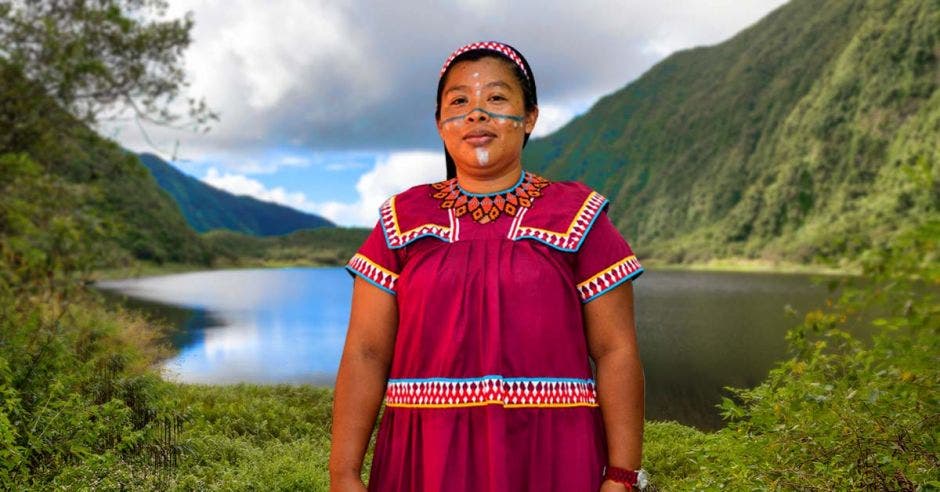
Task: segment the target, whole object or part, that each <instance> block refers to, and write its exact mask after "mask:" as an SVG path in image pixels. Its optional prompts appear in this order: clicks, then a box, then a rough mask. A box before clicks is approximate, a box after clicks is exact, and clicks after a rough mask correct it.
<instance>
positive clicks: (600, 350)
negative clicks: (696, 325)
mask: <svg viewBox="0 0 940 492" xmlns="http://www.w3.org/2000/svg"><path fill="white" fill-rule="evenodd" d="M584 322H585V329H586V332H587V341H588V350H589V351H590V353H591V358H592V359H594V363H595V365H596V367H597V399H598V403H599V404H600V407H601V413H602V414H603V417H604V427H605V428H606V431H607V452H608V463H607V464H608V465H612V466H617V467H620V468H626V469H628V470H636V469H639V468H640V465H641V461H642V446H643V408H644V394H643V393H644V379H643V365H642V363H641V362H640V353H639V350H638V349H637V343H636V322H635V318H634V313H633V283H632V282H624V283H623V284H621V285H620V286H618V287H615V288H614V289H613V290H611V291H610V292H607V293H605V294H603V295H601V296H600V297H598V298H597V299H594V300H592V301H590V302H588V303H587V304H585V305H584ZM611 484H613V482H605V484H604V485H605V487H610V488H611V490H623V486H622V485H616V487H613V486H611ZM602 490H606V489H602Z"/></svg>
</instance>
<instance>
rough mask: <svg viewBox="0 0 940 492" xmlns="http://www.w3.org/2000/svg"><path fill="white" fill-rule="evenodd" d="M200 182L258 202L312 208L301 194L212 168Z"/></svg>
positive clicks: (301, 208) (300, 208)
mask: <svg viewBox="0 0 940 492" xmlns="http://www.w3.org/2000/svg"><path fill="white" fill-rule="evenodd" d="M202 181H203V182H204V183H206V184H208V185H210V186H214V187H216V188H219V189H221V190H225V191H227V192H229V193H232V194H235V195H247V196H251V197H254V198H257V199H258V200H262V201H265V202H273V203H279V204H281V205H285V206H288V207H292V208H296V209H298V210H307V209H309V208H310V207H311V206H312V204H311V203H310V202H309V201H308V200H307V196H306V195H305V194H304V193H302V192H299V191H295V192H290V191H287V190H285V189H284V188H282V187H280V186H278V187H275V188H267V187H266V186H265V185H264V184H263V183H261V182H260V181H258V180H256V179H251V178H249V177H247V176H245V175H242V174H235V173H229V172H226V173H224V174H223V173H220V172H219V171H218V169H216V168H214V167H210V168H209V170H208V171H207V172H206V175H205V176H204V177H203V178H202Z"/></svg>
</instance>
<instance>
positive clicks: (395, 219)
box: [388, 196, 450, 237]
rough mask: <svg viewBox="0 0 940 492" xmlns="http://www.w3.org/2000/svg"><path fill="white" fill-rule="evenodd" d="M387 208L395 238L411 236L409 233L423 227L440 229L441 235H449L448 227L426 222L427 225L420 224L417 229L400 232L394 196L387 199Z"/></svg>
mask: <svg viewBox="0 0 940 492" xmlns="http://www.w3.org/2000/svg"><path fill="white" fill-rule="evenodd" d="M388 208H389V209H390V210H391V212H392V227H394V228H395V235H396V236H399V237H401V236H407V235H408V234H411V233H413V232H415V231H417V230H418V229H421V228H424V227H437V228H440V229H441V232H443V233H445V234H449V233H450V227H448V226H442V225H440V224H435V223H433V222H428V223H427V224H421V225H419V226H417V227H413V228H411V229H409V230H407V231H405V232H401V228H400V227H398V211H396V210H395V196H392V197H391V198H389V200H388Z"/></svg>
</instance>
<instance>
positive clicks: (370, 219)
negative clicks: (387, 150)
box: [308, 151, 446, 227]
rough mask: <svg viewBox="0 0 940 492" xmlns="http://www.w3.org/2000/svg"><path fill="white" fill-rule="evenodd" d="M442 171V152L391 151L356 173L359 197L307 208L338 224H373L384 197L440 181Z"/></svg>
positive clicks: (442, 177)
mask: <svg viewBox="0 0 940 492" xmlns="http://www.w3.org/2000/svg"><path fill="white" fill-rule="evenodd" d="M445 174H446V173H445V170H444V154H443V153H441V152H428V151H408V152H394V153H391V154H389V155H388V156H387V157H385V158H384V159H379V161H378V162H376V164H375V166H373V168H372V170H370V171H368V172H366V173H365V174H363V175H362V176H360V177H359V181H358V182H356V192H357V193H358V200H356V201H355V202H353V203H342V202H335V201H333V202H325V203H317V204H313V205H312V207H311V208H310V209H308V210H309V211H311V212H314V213H317V214H320V215H322V216H324V217H326V218H328V219H330V220H332V221H333V222H335V223H337V224H340V225H345V226H362V227H372V226H374V225H375V221H376V220H378V218H379V212H378V209H379V206H381V205H382V202H384V201H385V199H386V198H388V197H390V196H392V195H394V194H395V193H399V192H402V191H405V190H407V189H408V188H411V187H412V186H415V185H418V184H422V183H430V182H434V181H440V180H442V179H444V178H445V177H446V176H445Z"/></svg>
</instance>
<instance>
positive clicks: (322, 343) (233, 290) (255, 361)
mask: <svg viewBox="0 0 940 492" xmlns="http://www.w3.org/2000/svg"><path fill="white" fill-rule="evenodd" d="M98 286H99V287H101V288H103V289H106V290H109V291H116V292H121V293H123V294H124V295H126V296H130V297H133V298H137V299H142V300H146V301H152V302H157V303H161V304H166V305H172V306H177V307H184V308H188V309H189V310H190V312H191V314H190V316H189V318H188V319H187V320H186V321H185V323H184V324H183V325H182V326H183V329H181V330H180V331H179V332H178V333H177V334H175V336H174V337H173V339H172V341H173V344H174V346H176V347H177V348H178V350H179V352H178V353H177V355H176V356H175V357H173V358H172V359H170V360H168V361H167V362H166V363H165V364H164V373H165V375H166V376H167V377H168V378H171V379H175V380H178V381H183V382H192V383H216V384H224V383H236V382H242V381H251V382H260V383H282V382H284V383H314V384H330V383H332V381H333V379H334V378H335V373H336V368H337V366H338V365H339V356H340V354H341V350H342V345H343V340H344V337H345V333H346V324H347V322H348V319H349V303H350V296H351V291H350V286H351V280H350V279H349V276H348V274H346V272H345V271H343V270H342V269H340V268H315V269H312V268H286V269H252V270H220V271H212V272H196V273H186V274H180V275H165V276H159V277H147V278H141V279H128V280H119V281H108V282H101V283H99V284H98ZM145 309H147V310H148V311H150V312H151V313H156V314H157V315H160V314H162V313H159V310H156V309H154V307H153V306H152V305H151V306H149V307H147V308H145ZM176 326H181V325H180V324H179V323H177V324H176Z"/></svg>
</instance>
